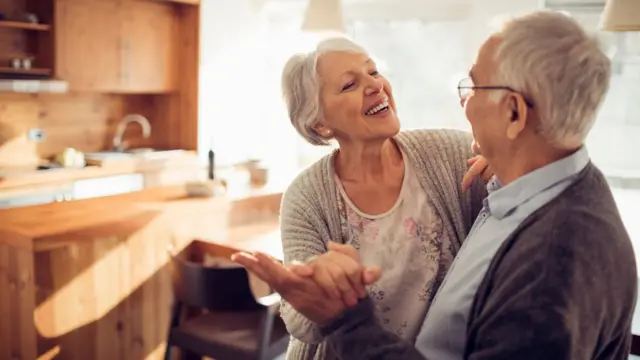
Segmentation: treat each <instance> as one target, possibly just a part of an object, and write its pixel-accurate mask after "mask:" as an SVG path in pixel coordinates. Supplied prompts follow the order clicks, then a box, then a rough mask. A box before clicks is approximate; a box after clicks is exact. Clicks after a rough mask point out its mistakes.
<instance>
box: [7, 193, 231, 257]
mask: <svg viewBox="0 0 640 360" xmlns="http://www.w3.org/2000/svg"><path fill="white" fill-rule="evenodd" d="M187 195H188V194H187V191H186V188H185V187H184V186H166V187H155V188H149V189H145V190H142V191H137V192H133V193H128V194H122V195H114V196H106V197H99V198H92V199H85V200H75V201H63V202H57V203H50V204H44V205H37V206H28V207H20V208H13V209H3V210H0V241H2V242H5V243H9V244H11V245H14V246H19V247H22V248H28V249H33V250H36V251H37V250H39V249H42V248H45V247H48V246H52V245H53V244H56V243H58V242H60V241H66V242H68V241H72V240H73V238H74V237H75V238H89V237H99V236H113V235H119V234H118V233H122V232H132V231H135V230H136V229H137V228H140V227H142V226H144V224H146V223H147V222H149V221H150V220H151V219H153V218H154V217H155V216H157V215H159V214H160V213H162V212H163V211H165V210H166V209H167V207H170V206H172V207H181V208H183V209H181V211H197V210H195V209H191V210H190V209H187V206H191V207H193V206H192V205H198V204H208V203H211V202H215V201H217V202H224V201H226V199H225V198H224V197H210V198H197V197H188V196H187ZM185 205H187V206H185ZM196 208H197V207H196ZM184 215H185V216H188V214H187V213H185V214H184ZM114 224H117V225H118V226H113V225H114Z"/></svg>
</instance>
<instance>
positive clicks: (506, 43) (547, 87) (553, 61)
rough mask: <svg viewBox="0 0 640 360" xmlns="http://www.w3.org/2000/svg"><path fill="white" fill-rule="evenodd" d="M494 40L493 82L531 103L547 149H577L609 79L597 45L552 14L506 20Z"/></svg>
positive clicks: (608, 67) (606, 62)
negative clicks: (496, 42) (555, 147)
mask: <svg viewBox="0 0 640 360" xmlns="http://www.w3.org/2000/svg"><path fill="white" fill-rule="evenodd" d="M496 35H497V36H498V38H500V39H501V42H500V44H499V45H498V50H497V53H496V60H497V65H498V66H497V72H496V76H495V77H494V79H493V81H494V82H495V83H496V84H498V85H504V86H510V87H512V88H514V89H516V90H518V91H522V93H523V96H525V97H528V99H529V100H530V101H532V102H533V104H534V106H535V110H536V111H537V112H538V114H539V118H540V124H539V131H540V133H541V135H542V136H544V137H545V139H546V140H547V141H549V142H550V143H551V144H552V145H557V146H575V145H580V144H582V142H583V141H584V140H585V138H586V137H587V134H588V133H589V131H590V130H591V128H592V127H593V124H594V122H595V118H596V116H597V112H598V109H599V107H600V105H601V103H602V102H603V100H604V97H605V94H606V92H607V90H608V88H609V80H610V77H611V62H610V60H609V58H607V56H606V55H605V54H604V53H603V52H602V50H600V47H599V43H598V40H597V39H596V38H595V37H594V36H591V35H589V34H587V32H585V30H584V29H583V28H582V27H581V26H580V25H579V24H578V22H577V21H575V20H574V19H572V18H570V17H569V16H567V15H565V14H563V13H560V12H552V11H537V12H534V13H531V14H528V15H525V16H521V17H517V18H515V19H512V20H510V21H508V22H506V23H505V24H504V25H503V27H502V30H501V31H500V32H498V33H497V34H496ZM500 93H501V92H497V94H496V95H497V96H502V95H503V94H500Z"/></svg>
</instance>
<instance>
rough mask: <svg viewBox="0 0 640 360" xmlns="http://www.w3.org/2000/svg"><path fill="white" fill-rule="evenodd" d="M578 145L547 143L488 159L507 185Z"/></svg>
mask: <svg viewBox="0 0 640 360" xmlns="http://www.w3.org/2000/svg"><path fill="white" fill-rule="evenodd" d="M580 147H581V146H579V147H572V148H554V147H550V146H548V145H547V146H546V147H545V148H544V149H540V148H538V149H536V150H532V149H529V150H527V149H521V150H520V151H516V152H514V153H513V154H508V155H505V156H503V157H500V158H496V159H494V160H493V161H490V164H491V168H492V169H493V170H494V172H495V175H496V177H497V178H498V180H500V183H501V184H502V185H507V184H509V183H512V182H514V181H515V180H517V179H518V178H520V177H522V176H524V175H526V174H528V173H530V172H532V171H535V170H537V169H540V168H542V167H545V166H547V165H549V164H551V163H554V162H556V161H558V160H561V159H564V158H566V157H567V156H570V155H572V154H573V153H575V152H576V151H578V150H579V149H580Z"/></svg>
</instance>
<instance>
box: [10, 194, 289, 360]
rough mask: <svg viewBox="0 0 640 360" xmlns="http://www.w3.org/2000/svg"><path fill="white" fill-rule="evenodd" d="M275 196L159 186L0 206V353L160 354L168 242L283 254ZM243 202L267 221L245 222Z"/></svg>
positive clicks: (107, 358)
mask: <svg viewBox="0 0 640 360" xmlns="http://www.w3.org/2000/svg"><path fill="white" fill-rule="evenodd" d="M279 201H280V198H279V196H278V195H277V194H270V195H265V196H258V197H255V196H248V197H246V198H242V199H240V200H232V199H230V198H229V197H226V196H217V197H209V198H194V197H188V196H187V191H186V189H185V188H184V187H183V186H165V187H155V188H149V189H146V190H143V191H139V192H135V193H128V194H123V195H116V196H108V197H102V198H94V199H87V200H77V201H69V202H60V203H51V204H46V205H38V206H29V207H24V208H14V209H6V210H0V269H2V271H0V294H3V295H2V296H1V297H0V359H5V358H6V359H11V358H16V359H50V358H54V357H56V358H58V357H59V358H63V359H66V358H71V359H94V360H103V359H104V360H112V359H122V360H141V359H161V358H162V355H163V351H164V342H165V340H166V339H165V337H166V330H167V326H168V324H169V316H170V306H171V303H172V290H171V275H170V264H169V261H170V254H169V252H168V249H169V248H172V249H174V250H177V251H179V250H180V249H183V248H184V247H186V246H187V245H188V244H189V243H190V242H191V241H192V240H194V239H199V240H203V241H211V242H220V243H225V244H227V245H229V244H230V245H232V246H236V247H239V248H242V249H246V250H250V251H251V250H262V251H265V252H268V253H270V254H272V255H274V256H276V257H281V255H279V254H281V250H280V245H279V242H280V239H279V235H278V233H277V211H278V206H279ZM234 208H236V209H235V210H234ZM251 209H253V211H254V212H255V213H257V214H262V218H263V219H266V218H267V217H266V215H265V214H271V217H270V218H269V219H270V220H264V221H261V222H260V223H258V224H254V225H251V223H250V221H249V220H251V219H252V218H253V217H254V216H251V215H249V216H248V215H247V214H248V213H249V214H250V213H251ZM234 213H236V214H235V215H234ZM274 215H275V216H274ZM247 216H248V217H247ZM234 217H236V218H237V219H236V223H238V224H239V225H238V226H234V227H230V226H229V224H230V223H232V222H233V221H231V219H232V218H234ZM241 217H244V218H243V219H241V220H242V221H241V220H240V219H239V218H241ZM240 224H242V225H240Z"/></svg>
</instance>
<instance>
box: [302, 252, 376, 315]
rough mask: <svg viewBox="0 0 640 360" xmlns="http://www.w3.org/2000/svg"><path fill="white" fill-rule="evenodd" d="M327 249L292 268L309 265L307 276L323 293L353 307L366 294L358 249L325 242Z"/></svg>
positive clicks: (363, 271) (363, 270) (362, 267)
mask: <svg viewBox="0 0 640 360" xmlns="http://www.w3.org/2000/svg"><path fill="white" fill-rule="evenodd" d="M328 246H329V251H328V252H326V253H324V254H322V255H319V256H316V257H314V258H312V259H311V260H310V261H307V263H306V264H304V265H294V266H293V267H292V271H294V273H299V272H300V270H299V269H298V268H297V267H299V266H305V267H308V268H310V270H311V271H310V272H307V273H310V274H312V275H311V276H310V277H311V278H312V279H313V280H314V281H315V283H316V284H318V286H320V287H321V288H322V289H323V290H324V291H325V292H326V293H327V296H329V297H330V298H333V299H341V300H342V301H343V302H344V304H345V305H346V306H354V305H355V304H357V303H358V300H359V299H362V298H364V297H366V296H367V291H366V289H365V288H364V286H365V285H367V284H366V283H365V281H366V280H367V279H365V276H364V273H365V270H366V269H365V267H364V266H362V264H361V263H360V255H359V254H358V251H357V250H356V249H354V248H353V247H351V246H349V245H340V244H337V243H335V242H332V241H330V242H329V245H328Z"/></svg>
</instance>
